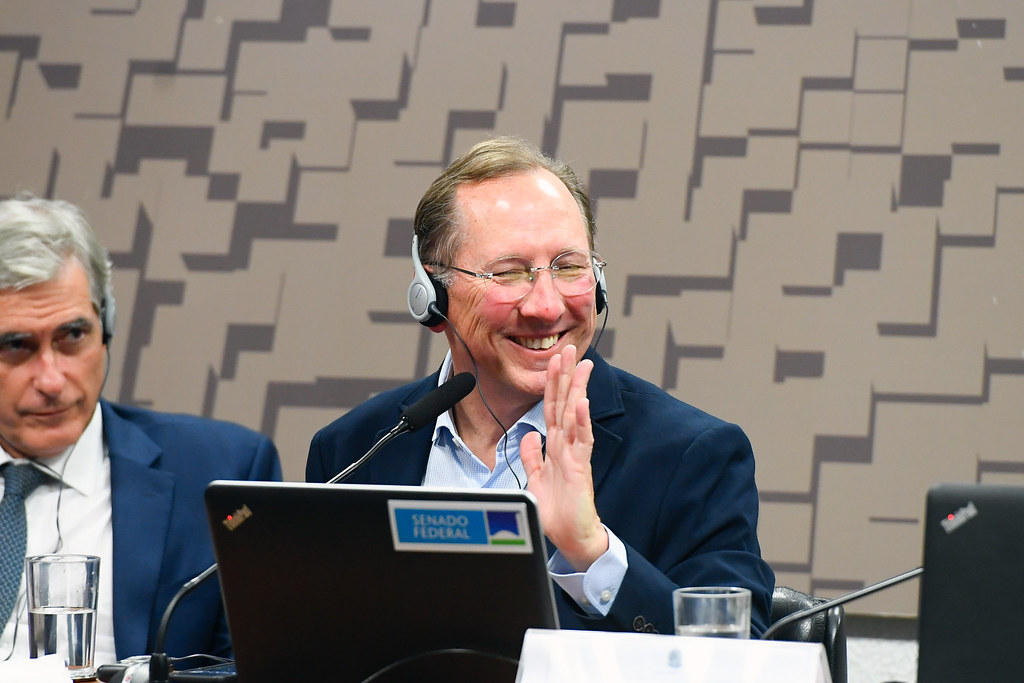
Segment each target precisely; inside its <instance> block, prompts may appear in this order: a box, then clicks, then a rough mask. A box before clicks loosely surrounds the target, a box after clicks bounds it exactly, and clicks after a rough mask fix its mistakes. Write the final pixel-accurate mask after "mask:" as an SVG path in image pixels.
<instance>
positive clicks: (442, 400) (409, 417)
mask: <svg viewBox="0 0 1024 683" xmlns="http://www.w3.org/2000/svg"><path fill="white" fill-rule="evenodd" d="M475 386H476V378H475V377H473V374H472V373H470V372H460V373H459V374H457V375H455V376H454V377H452V378H451V379H450V380H448V381H447V382H445V383H444V384H442V385H441V386H439V387H438V388H436V389H434V390H433V391H431V392H430V393H429V394H427V395H426V396H424V397H423V398H421V399H420V400H418V401H416V402H415V403H413V404H412V405H411V406H409V407H408V408H406V410H405V412H404V413H402V422H404V423H405V424H406V425H407V426H408V430H407V431H410V432H414V431H416V430H417V429H419V428H420V427H425V426H426V425H428V424H430V423H431V422H433V421H434V420H436V419H437V416H438V415H440V414H441V413H443V412H445V411H447V410H450V409H451V407H452V406H454V405H455V404H456V403H458V402H459V401H461V400H462V399H464V398H465V397H466V396H467V395H468V394H469V392H471V391H473V387H475Z"/></svg>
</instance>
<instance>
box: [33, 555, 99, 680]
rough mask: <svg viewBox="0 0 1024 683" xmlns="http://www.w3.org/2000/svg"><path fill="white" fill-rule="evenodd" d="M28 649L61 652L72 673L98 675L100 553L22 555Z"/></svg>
mask: <svg viewBox="0 0 1024 683" xmlns="http://www.w3.org/2000/svg"><path fill="white" fill-rule="evenodd" d="M25 580H26V582H27V585H28V616H29V619H28V635H29V655H30V656H31V657H42V656H44V655H51V654H58V655H60V656H62V657H64V661H65V662H66V663H67V667H68V672H69V673H70V674H71V678H73V679H88V678H93V677H95V675H96V667H95V664H94V663H93V656H94V652H95V650H96V597H97V594H98V592H99V585H100V558H98V557H96V556H95V555H35V556H32V557H27V558H25Z"/></svg>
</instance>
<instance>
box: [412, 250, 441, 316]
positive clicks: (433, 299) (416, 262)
mask: <svg viewBox="0 0 1024 683" xmlns="http://www.w3.org/2000/svg"><path fill="white" fill-rule="evenodd" d="M412 270H413V277H412V283H411V284H410V285H409V293H408V305H409V314H410V315H412V317H413V319H414V320H416V322H418V323H420V324H421V325H423V326H425V327H435V326H437V325H440V324H442V323H443V322H444V318H443V317H442V316H444V315H447V314H448V290H446V289H445V288H444V285H442V284H441V283H440V282H438V280H437V278H435V277H434V276H433V275H431V274H430V273H428V272H427V271H426V269H425V268H424V267H423V263H422V262H421V261H420V249H419V240H418V239H417V238H416V235H413V236H412Z"/></svg>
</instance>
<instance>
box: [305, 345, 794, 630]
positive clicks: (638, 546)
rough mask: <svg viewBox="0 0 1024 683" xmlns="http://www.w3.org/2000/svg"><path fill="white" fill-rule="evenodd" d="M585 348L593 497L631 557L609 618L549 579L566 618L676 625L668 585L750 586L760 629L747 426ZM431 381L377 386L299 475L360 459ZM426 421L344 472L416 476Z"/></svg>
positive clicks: (331, 470) (326, 434)
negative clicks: (590, 611)
mask: <svg viewBox="0 0 1024 683" xmlns="http://www.w3.org/2000/svg"><path fill="white" fill-rule="evenodd" d="M586 357H588V358H591V359H592V360H593V361H594V370H593V373H592V374H591V377H590V383H589V385H588V388H587V395H588V397H589V399H590V415H591V420H592V423H593V430H594V450H593V456H592V460H591V465H592V470H593V477H594V495H595V503H596V506H597V512H598V514H599V515H600V517H601V521H602V522H603V523H604V524H605V525H606V526H607V527H608V528H609V529H611V530H612V531H613V532H614V533H615V534H616V536H618V537H619V538H620V539H621V540H622V542H623V543H624V544H625V546H626V554H627V560H628V563H629V568H628V570H627V572H626V576H625V577H624V579H623V582H622V587H621V590H620V592H619V594H618V596H617V597H616V598H615V602H614V604H613V606H612V609H611V612H610V613H609V614H608V616H607V617H605V618H595V617H591V616H587V615H585V614H584V613H583V612H582V611H581V610H580V609H579V607H578V606H577V605H576V603H575V601H574V600H573V599H572V598H571V597H569V596H568V595H567V594H565V593H564V592H562V591H561V590H558V589H556V595H557V600H556V602H557V605H558V613H559V622H560V624H561V626H562V628H576V629H601V630H611V631H619V630H625V631H629V630H648V631H650V630H652V629H653V630H656V631H658V632H661V633H673V632H674V626H673V619H672V598H671V593H672V590H673V589H674V588H677V587H679V586H744V587H747V588H750V589H751V591H752V593H753V602H752V605H751V608H752V609H751V613H752V615H751V630H752V631H753V635H754V636H755V637H756V636H758V635H760V634H761V633H762V632H763V631H764V630H765V628H766V627H767V625H768V624H769V615H770V611H771V594H772V590H773V588H774V585H775V576H774V574H773V573H772V570H771V568H769V566H768V565H767V564H766V563H765V562H764V561H763V560H762V559H761V551H760V547H759V545H758V541H757V514H758V498H757V488H756V486H755V484H754V456H753V452H752V450H751V446H750V442H749V441H748V440H747V437H746V436H745V435H744V433H743V432H742V430H740V428H739V427H737V426H736V425H733V424H728V423H726V422H723V421H722V420H720V419H718V418H716V417H713V416H711V415H708V414H707V413H705V412H702V411H700V410H698V409H696V408H694V407H693V406H690V405H688V404H686V403H683V402H682V401H679V400H678V399H676V398H673V397H672V396H669V395H668V394H667V393H665V392H664V391H662V390H661V389H659V388H658V387H656V386H654V385H653V384H650V383H649V382H645V381H643V380H641V379H639V378H638V377H635V376H633V375H630V374H629V373H626V372H623V371H622V370H619V369H617V368H614V367H612V366H610V365H608V363H606V362H605V361H604V360H603V359H602V358H601V357H600V356H599V355H597V354H596V353H595V352H594V351H593V350H590V351H588V353H587V356H586ZM437 381H438V375H437V374H436V373H435V374H434V375H432V376H431V377H428V378H426V379H424V380H420V381H419V382H415V383H413V384H410V385H406V386H403V387H399V388H397V389H393V390H391V391H388V392H384V393H382V394H379V395H378V396H375V397H374V398H372V399H370V400H369V401H366V402H365V403H363V404H361V405H359V406H357V407H356V408H354V409H352V410H351V411H350V412H349V413H347V414H346V415H344V416H343V417H341V418H339V419H338V420H335V421H334V422H332V423H331V424H330V425H328V426H326V427H324V428H323V429H322V430H320V431H319V432H318V433H317V434H316V435H315V436H314V437H313V440H312V442H311V444H310V448H309V458H308V460H307V461H306V479H307V480H308V481H312V482H323V481H327V480H328V479H330V478H331V477H332V476H334V475H335V474H336V473H338V472H340V471H341V470H342V469H344V468H345V466H347V465H348V464H349V463H351V462H352V461H354V460H356V459H358V458H359V457H360V456H361V455H362V454H363V453H365V452H366V451H367V450H369V448H370V447H371V446H372V445H373V444H374V442H376V441H377V439H379V438H380V437H381V436H383V434H384V433H385V432H386V431H387V430H388V429H390V428H391V427H393V426H394V425H395V424H397V422H398V420H399V417H400V415H401V413H402V411H403V410H404V409H405V408H407V407H408V406H409V405H410V404H412V403H414V402H415V401H416V400H417V399H419V398H420V397H422V396H423V395H425V394H426V393H427V392H429V391H430V390H431V389H433V388H434V387H436V386H437ZM432 431H433V430H432V429H422V430H420V431H418V432H413V433H410V434H405V435H402V436H400V437H398V438H397V439H395V440H394V441H392V442H391V443H390V444H389V445H388V446H386V447H385V448H384V449H382V450H381V451H380V452H379V453H378V454H377V455H376V456H375V457H374V459H372V460H370V461H369V462H368V463H367V464H366V465H364V466H363V467H362V468H361V469H360V470H357V471H356V473H355V474H354V475H353V476H352V477H351V478H350V479H348V480H347V481H346V483H374V484H399V485H419V484H421V483H422V481H423V476H424V474H425V472H426V467H427V459H428V457H429V454H430V446H431V432H432Z"/></svg>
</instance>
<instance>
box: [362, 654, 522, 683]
mask: <svg viewBox="0 0 1024 683" xmlns="http://www.w3.org/2000/svg"><path fill="white" fill-rule="evenodd" d="M437 655H473V656H475V657H480V658H482V659H484V660H488V661H492V662H495V663H500V664H508V665H509V666H513V667H518V666H519V660H518V659H513V658H512V657H507V656H505V655H499V654H495V653H493V652H484V651H483V650H475V649H473V648H458V647H450V648H441V649H439V650H430V651H428V652H417V653H416V654H414V655H409V656H408V657H404V658H402V659H399V660H398V661H397V662H392V663H391V664H388V665H387V666H385V667H384V668H382V669H378V670H377V671H375V672H373V673H372V674H370V675H369V676H368V677H366V678H364V679H363V683H372V681H375V680H377V679H379V678H380V677H381V676H384V675H386V674H388V673H390V672H391V671H394V670H395V669H397V668H399V667H402V666H405V665H407V664H411V663H413V662H416V661H417V660H423V659H427V658H429V657H435V656H437Z"/></svg>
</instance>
